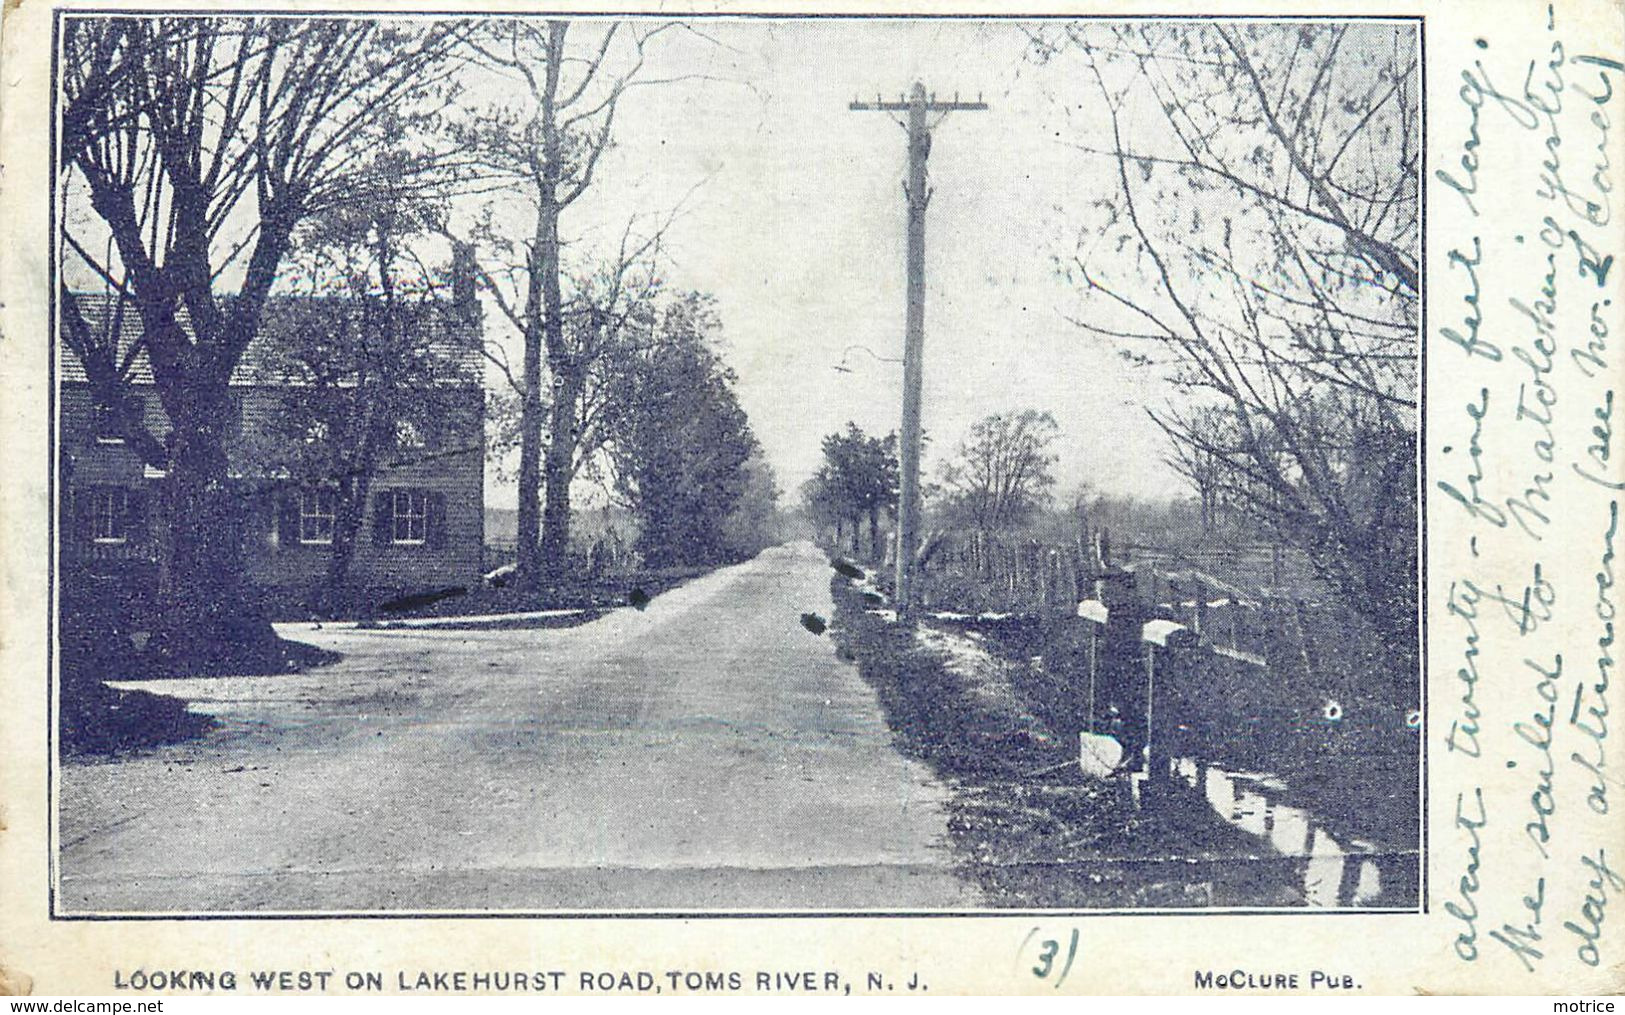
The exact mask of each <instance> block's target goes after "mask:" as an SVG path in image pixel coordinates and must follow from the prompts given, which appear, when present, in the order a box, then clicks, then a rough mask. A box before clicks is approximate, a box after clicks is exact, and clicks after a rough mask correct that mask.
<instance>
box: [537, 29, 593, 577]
mask: <svg viewBox="0 0 1625 1015" xmlns="http://www.w3.org/2000/svg"><path fill="white" fill-rule="evenodd" d="M568 27H569V26H568V25H567V24H566V23H565V22H563V21H550V22H548V26H547V29H548V36H547V68H546V73H547V84H546V90H545V91H544V92H543V93H542V159H543V163H542V179H541V182H540V185H539V187H538V194H537V215H536V228H537V232H536V250H535V262H534V264H533V265H532V267H533V270H532V272H531V295H532V299H533V300H534V297H535V295H536V292H537V288H538V283H540V291H541V297H542V319H541V325H542V327H541V335H540V336H539V337H540V338H541V340H542V344H543V346H544V348H545V349H546V350H547V359H548V368H549V370H551V371H552V373H553V407H552V413H551V421H550V422H551V426H550V427H549V429H548V440H547V453H546V458H545V459H544V461H543V464H542V472H543V477H542V478H543V482H544V483H545V485H546V498H545V500H544V501H543V508H542V511H543V514H542V537H541V547H540V560H539V564H540V569H539V571H537V572H533V573H539V574H541V575H543V576H545V577H547V578H549V579H556V578H558V577H559V576H561V575H562V574H563V573H564V567H565V560H566V555H567V554H568V552H569V548H570V480H571V479H572V478H573V477H572V471H573V470H572V466H573V465H574V458H575V411H576V403H577V402H578V401H579V400H580V379H579V378H575V377H573V376H571V375H572V374H573V373H574V369H573V367H574V364H573V363H572V362H571V357H570V356H569V352H568V350H567V349H565V347H564V316H563V315H564V298H563V295H562V293H561V291H560V283H559V213H560V212H561V211H562V210H563V209H562V206H561V205H560V203H559V182H560V179H561V178H562V173H563V167H562V166H561V165H560V161H561V159H562V158H563V156H564V145H563V138H562V137H561V136H560V132H559V125H558V106H557V100H558V93H559V70H560V66H559V65H560V62H561V61H562V60H563V59H564V36H565V32H566V31H567V30H568ZM538 276H540V278H538ZM532 305H533V306H534V303H533V304H532ZM533 344H534V343H533V342H532V341H531V339H530V337H529V336H527V339H526V347H525V354H526V356H527V357H528V356H529V355H530V353H531V346H532V345H533ZM537 351H538V354H539V353H540V350H537ZM567 389H569V390H567ZM537 409H538V413H539V411H540V404H539V403H538V405H537ZM536 422H538V423H540V422H541V420H540V418H538V419H537V420H536ZM561 424H562V425H561Z"/></svg>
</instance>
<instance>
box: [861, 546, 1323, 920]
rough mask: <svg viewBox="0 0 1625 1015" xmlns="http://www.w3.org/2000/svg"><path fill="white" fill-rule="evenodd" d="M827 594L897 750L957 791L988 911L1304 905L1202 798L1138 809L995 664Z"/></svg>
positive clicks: (1289, 871) (1283, 866)
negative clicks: (1093, 775) (1097, 775)
mask: <svg viewBox="0 0 1625 1015" xmlns="http://www.w3.org/2000/svg"><path fill="white" fill-rule="evenodd" d="M830 591H831V595H832V596H833V598H834V600H835V603H836V611H835V618H834V623H833V624H832V625H831V627H830V633H831V636H832V637H833V638H834V639H835V641H836V643H837V645H838V646H839V650H840V652H841V654H842V655H843V657H845V658H848V659H851V660H852V661H854V662H855V663H856V664H857V666H858V669H859V672H860V673H861V674H862V675H863V677H864V679H865V680H866V681H868V682H869V684H870V685H871V686H873V687H874V689H875V691H876V693H877V694H878V696H879V698H880V701H881V704H882V707H883V708H884V710H885V715H886V721H887V723H888V724H889V725H890V727H891V729H892V731H893V734H894V737H895V740H896V743H897V746H898V748H899V749H900V750H901V751H902V752H903V753H904V754H906V755H909V756H910V757H914V758H918V759H920V760H921V761H924V762H925V763H926V764H928V765H930V766H931V768H932V769H933V770H934V772H935V773H936V774H937V776H938V777H939V778H940V779H942V780H943V781H944V782H945V783H947V784H948V785H949V786H950V787H951V788H952V791H953V797H952V801H951V803H950V805H949V807H950V815H949V832H950V836H951V839H952V845H953V848H954V850H955V852H956V854H957V855H958V856H959V858H960V861H961V863H962V865H963V868H964V871H963V876H966V877H968V878H970V879H972V880H973V881H974V882H975V883H977V884H978V885H979V886H980V887H981V889H982V891H983V892H984V894H985V897H986V903H987V904H988V905H991V906H996V907H1012V908H1039V909H1105V908H1136V909H1141V908H1164V907H1168V908H1184V907H1210V906H1216V907H1254V906H1294V905H1302V904H1303V896H1302V894H1301V891H1300V890H1299V889H1298V888H1297V887H1296V880H1297V873H1296V871H1295V870H1294V868H1293V865H1292V863H1291V862H1290V861H1288V860H1286V859H1284V858H1282V857H1279V856H1275V855H1273V854H1271V853H1269V852H1266V851H1262V850H1260V849H1259V848H1258V847H1257V845H1256V844H1255V843H1254V842H1253V841H1251V840H1250V838H1249V837H1248V836H1246V835H1245V834H1244V833H1242V832H1240V831H1237V830H1236V829H1233V828H1230V827H1228V826H1226V825H1224V824H1223V823H1222V822H1220V821H1218V820H1217V819H1216V817H1214V816H1213V815H1212V814H1211V812H1210V811H1208V809H1207V807H1206V805H1205V803H1202V802H1201V801H1200V800H1198V799H1194V798H1193V799H1190V800H1171V801H1167V802H1165V804H1164V805H1162V806H1157V807H1145V808H1143V809H1137V808H1136V807H1135V805H1134V803H1133V800H1132V798H1131V795H1130V789H1129V785H1128V783H1127V781H1126V780H1124V779H1113V780H1106V781H1100V780H1092V779H1088V778H1086V777H1085V776H1084V775H1083V774H1082V772H1081V771H1080V770H1079V769H1078V767H1077V764H1076V758H1077V741H1076V736H1077V731H1076V730H1070V729H1064V728H1061V727H1060V726H1059V725H1058V724H1054V723H1052V721H1051V719H1050V717H1047V716H1046V715H1044V714H1043V711H1042V710H1041V709H1040V708H1039V707H1037V706H1036V705H1035V704H1034V703H1033V702H1031V701H1029V700H1028V699H1026V698H1025V697H1024V696H1023V695H1022V694H1021V693H1020V692H1019V690H1018V689H1017V688H1016V687H1015V686H1014V684H1013V683H1012V682H1010V681H1009V680H1007V679H1004V678H1003V677H1002V675H1001V671H1000V668H999V667H998V666H997V665H978V664H977V663H976V661H975V660H974V659H968V658H965V657H966V656H967V655H969V654H970V653H969V652H967V650H966V647H965V644H964V643H963V642H962V641H953V640H949V639H948V638H946V637H944V636H943V634H942V633H941V632H938V631H935V630H933V629H932V628H930V627H923V628H922V629H921V634H920V635H918V636H917V635H916V634H915V633H913V632H910V631H909V630H907V629H906V628H905V627H903V626H902V625H899V624H896V623H894V622H892V621H891V619H890V614H889V613H885V612H883V611H878V610H874V607H873V604H872V603H869V602H866V601H865V597H864V594H863V592H862V591H861V590H860V589H859V588H857V587H855V585H854V584H853V582H852V581H851V580H850V579H849V578H847V577H843V576H842V575H840V574H836V575H835V576H834V577H833V578H832V579H831V584H830ZM871 611H873V612H871ZM956 655H958V656H959V658H955V656H956ZM989 661H990V662H991V660H989Z"/></svg>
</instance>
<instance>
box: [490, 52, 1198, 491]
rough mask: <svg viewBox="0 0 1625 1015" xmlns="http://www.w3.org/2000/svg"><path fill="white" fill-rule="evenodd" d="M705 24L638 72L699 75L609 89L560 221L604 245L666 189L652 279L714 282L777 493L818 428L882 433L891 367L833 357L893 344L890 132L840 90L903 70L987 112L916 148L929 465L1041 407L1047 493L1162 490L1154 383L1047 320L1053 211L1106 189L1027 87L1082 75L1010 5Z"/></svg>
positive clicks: (897, 165)
mask: <svg viewBox="0 0 1625 1015" xmlns="http://www.w3.org/2000/svg"><path fill="white" fill-rule="evenodd" d="M703 27H704V30H705V32H706V33H707V34H708V35H709V36H710V37H711V39H713V40H715V41H714V44H713V43H711V42H706V41H703V40H700V39H698V38H694V37H686V38H682V39H679V40H676V41H674V42H673V43H672V44H671V45H669V46H668V47H667V48H666V49H665V51H664V53H663V54H662V55H661V56H660V57H657V58H656V60H655V63H654V64H652V65H651V66H650V68H649V69H648V72H649V73H650V74H652V75H655V76H666V75H670V74H674V73H682V74H704V75H706V76H707V77H709V78H712V79H715V80H705V81H698V80H696V81H685V82H682V83H679V84H675V85H664V86H660V87H658V88H648V89H642V90H634V91H633V92H631V93H629V95H628V97H627V98H626V99H625V100H624V101H623V105H622V108H621V110H620V113H619V114H618V119H617V122H616V131H615V133H616V138H617V142H616V144H617V147H616V149H615V151H614V152H613V153H611V155H609V156H606V159H605V163H604V166H603V171H602V172H601V175H600V177H599V181H600V182H599V183H598V184H596V185H595V188H594V190H593V192H592V193H591V196H590V199H587V198H584V199H583V201H582V202H581V203H580V204H578V205H577V206H576V207H574V208H572V209H571V210H570V211H569V212H567V213H566V219H565V222H564V231H565V233H566V235H567V236H575V237H579V238H582V239H581V240H580V241H578V243H577V244H576V246H577V247H578V248H579V247H582V246H584V245H585V244H586V243H590V242H592V240H593V239H594V238H597V239H599V240H600V241H610V240H613V239H615V238H616V237H618V234H619V228H620V224H621V223H624V221H625V219H626V218H627V216H628V215H630V214H633V213H644V214H651V213H659V212H662V211H666V210H669V209H671V208H673V207H676V206H678V205H679V204H680V203H681V204H682V206H683V208H684V209H685V212H684V214H683V215H682V216H681V218H680V219H679V221H678V222H677V223H676V225H675V226H674V227H673V228H672V229H671V231H670V232H669V233H668V234H667V237H666V244H667V247H668V251H669V254H670V258H671V272H670V282H671V284H672V285H673V286H674V287H677V288H692V289H699V290H703V291H707V292H711V293H713V294H714V295H715V296H716V297H717V299H718V301H719V310H720V313H721V316H722V321H723V326H724V332H725V338H726V343H727V346H726V355H727V358H728V361H729V362H730V363H731V365H732V366H733V367H734V369H735V370H736V371H737V372H738V375H739V386H738V392H739V397H740V400H741V402H742V403H743V405H744V407H745V409H746V411H747V412H748V413H749V415H750V419H751V422H752V425H753V427H754V429H755V431H756V434H757V436H758V438H759V439H760V440H761V442H762V444H763V445H764V447H765V448H766V452H767V455H768V458H769V460H770V461H771V463H772V465H773V468H774V470H775V472H776V474H777V478H778V482H779V485H780V486H781V487H782V488H783V489H784V490H786V491H787V492H788V493H790V494H791V495H792V497H793V494H794V492H795V491H796V490H797V489H798V487H799V486H800V484H801V482H802V481H803V480H805V479H806V478H807V477H808V476H810V475H811V474H812V473H813V472H814V471H815V470H816V469H817V467H818V464H819V461H820V450H819V440H820V438H821V437H822V435H824V434H826V433H829V432H831V431H834V430H837V429H840V428H842V427H844V425H845V424H846V422H847V421H848V420H852V421H855V422H857V423H858V424H859V425H860V426H862V427H863V428H864V429H866V430H868V431H870V432H873V433H884V432H887V431H889V430H892V429H895V428H896V427H897V426H898V421H899V414H900V399H901V368H900V367H899V366H897V365H895V364H890V363H882V362H879V361H877V360H876V359H875V358H873V357H871V356H869V355H867V354H865V353H863V352H861V351H854V352H852V353H851V354H850V355H847V356H846V359H845V362H846V365H847V366H848V367H850V369H851V372H849V373H842V372H839V371H837V370H836V369H835V367H836V365H837V364H840V363H841V362H842V360H843V352H844V350H846V349H847V348H848V347H849V346H851V345H853V344H859V345H865V346H867V347H868V348H870V349H872V350H873V351H874V352H875V353H876V354H878V355H879V356H885V357H900V356H901V349H902V336H903V308H904V288H903V283H904V275H903V260H904V259H903V229H904V217H905V216H904V205H903V194H902V187H901V180H902V178H903V176H904V174H905V168H906V161H907V154H906V151H905V146H904V133H903V131H902V130H901V129H900V128H899V127H898V126H897V125H896V124H895V123H894V122H893V121H892V120H891V119H890V118H889V117H888V115H886V114H883V113H858V112H852V111H850V110H848V108H847V104H848V102H850V101H851V100H852V99H853V98H854V97H861V98H869V99H872V98H873V97H874V95H875V94H876V92H877V91H879V92H882V93H883V94H884V95H885V96H886V97H887V98H895V97H896V96H897V94H898V93H899V92H902V91H905V90H906V89H907V88H908V87H909V86H910V85H911V84H912V83H913V81H915V80H916V79H920V80H923V81H924V82H925V84H926V86H927V88H929V89H931V90H933V91H936V92H937V93H938V94H939V96H941V97H946V96H947V95H948V94H950V93H952V92H954V91H955V90H957V91H958V92H959V93H960V94H961V96H962V97H965V98H970V97H974V96H975V95H976V94H977V93H978V92H980V93H981V94H982V96H983V98H984V99H985V100H986V101H987V102H988V103H989V104H990V105H991V106H992V110H991V111H990V112H985V113H984V112H975V113H957V114H954V115H953V116H951V117H949V119H948V120H947V122H946V123H945V124H943V125H942V127H941V128H939V129H938V131H937V132H936V134H935V137H934V144H933V147H932V151H931V161H930V167H931V175H932V183H933V186H934V188H935V196H934V198H933V200H932V203H931V207H930V211H929V215H928V219H927V303H926V361H925V402H924V406H925V408H924V422H925V427H926V429H927V431H928V433H930V434H931V435H932V437H933V448H932V449H931V451H929V452H928V456H927V463H926V464H927V468H928V470H929V471H930V472H931V473H933V474H934V473H935V469H936V462H937V461H938V460H940V458H941V457H942V456H943V455H944V454H946V453H947V452H948V451H949V450H951V448H952V447H953V446H954V445H955V444H957V442H958V440H959V439H960V437H961V436H962V435H963V434H964V432H965V431H966V430H967V429H968V428H969V426H970V425H971V424H972V423H973V422H975V421H976V420H977V419H980V418H981V417H983V416H985V415H987V414H989V413H993V412H999V411H1005V410H1013V409H1023V408H1034V409H1046V410H1049V411H1051V412H1053V413H1054V414H1055V416H1056V418H1057V419H1058V420H1059V422H1060V424H1061V431H1062V441H1061V443H1060V444H1059V445H1058V447H1057V451H1058V452H1059V454H1060V463H1059V467H1058V478H1059V479H1060V485H1059V490H1060V491H1066V490H1068V489H1070V488H1071V487H1072V486H1073V485H1074V484H1076V483H1077V482H1079V481H1081V480H1087V481H1088V482H1090V483H1091V484H1093V485H1094V486H1096V487H1097V488H1099V489H1102V490H1104V491H1106V492H1111V493H1118V494H1135V495H1139V496H1147V497H1166V496H1169V495H1175V494H1182V493H1183V489H1182V488H1181V486H1180V485H1179V481H1178V479H1177V477H1175V476H1174V475H1173V473H1172V471H1171V470H1169V469H1168V468H1167V467H1166V466H1165V465H1163V463H1162V461H1161V458H1162V453H1163V452H1162V444H1161V435H1160V432H1159V431H1158V430H1157V429H1156V428H1155V426H1154V424H1152V423H1151V421H1150V420H1149V419H1147V418H1146V416H1145V413H1144V409H1143V406H1144V405H1145V404H1147V400H1148V399H1149V400H1153V401H1154V400H1155V399H1157V398H1159V397H1160V394H1159V389H1158V387H1157V386H1156V383H1155V381H1154V380H1153V378H1151V377H1150V376H1148V375H1142V374H1140V373H1137V372H1134V371H1131V370H1129V369H1128V368H1127V367H1126V366H1125V365H1124V364H1123V363H1122V361H1121V360H1120V359H1119V358H1118V357H1117V356H1116V354H1115V351H1114V350H1112V349H1111V348H1109V347H1107V345H1106V344H1105V343H1104V342H1103V340H1101V339H1098V338H1093V337H1090V336H1087V335H1084V334H1083V333H1081V332H1080V331H1079V330H1078V329H1076V328H1075V327H1074V326H1072V325H1071V324H1069V323H1068V322H1067V321H1066V320H1064V319H1063V317H1062V311H1063V309H1064V308H1066V306H1067V305H1068V303H1069V301H1070V300H1071V298H1072V294H1071V290H1070V288H1069V287H1068V286H1067V284H1066V283H1065V282H1064V281H1062V280H1060V279H1059V278H1057V276H1056V274H1055V270H1054V267H1053V257H1054V256H1055V255H1056V254H1064V253H1066V252H1067V251H1069V250H1071V249H1072V246H1073V237H1072V235H1071V233H1070V231H1069V230H1071V229H1075V228H1076V219H1075V218H1073V219H1071V220H1069V219H1068V217H1067V216H1066V215H1064V214H1059V213H1058V212H1057V208H1067V207H1071V208H1081V207H1082V206H1083V205H1085V204H1086V203H1087V202H1088V201H1090V200H1092V199H1093V198H1095V197H1098V196H1102V194H1103V193H1104V192H1105V189H1106V187H1107V184H1106V183H1105V182H1104V181H1102V184H1101V186H1100V187H1099V188H1098V189H1097V188H1096V187H1094V186H1092V185H1091V179H1090V177H1091V172H1090V169H1091V167H1090V166H1088V165H1086V163H1085V161H1084V160H1083V158H1082V157H1081V156H1078V155H1077V154H1076V153H1075V152H1073V150H1072V149H1070V148H1068V147H1065V146H1064V145H1062V144H1060V143H1059V141H1058V138H1059V137H1060V136H1061V135H1063V134H1067V132H1069V131H1075V130H1076V129H1077V126H1076V124H1073V125H1072V126H1065V125H1063V123H1062V122H1061V118H1062V117H1063V115H1064V114H1063V112H1062V111H1061V110H1060V108H1059V107H1058V106H1057V104H1056V102H1055V101H1054V100H1052V99H1051V98H1050V97H1049V95H1048V94H1047V92H1048V91H1049V90H1052V89H1054V90H1056V91H1057V92H1058V94H1060V95H1062V96H1065V95H1066V94H1067V90H1068V88H1069V87H1070V88H1071V90H1073V91H1075V92H1076V94H1077V98H1076V99H1074V100H1073V102H1074V104H1076V103H1077V102H1079V101H1087V95H1088V93H1087V92H1086V91H1085V90H1084V89H1083V87H1082V82H1081V80H1079V81H1078V82H1077V83H1076V84H1075V85H1072V86H1068V85H1067V84H1066V81H1065V78H1064V77H1063V76H1062V75H1061V74H1060V73H1058V70H1059V68H1047V67H1043V68H1041V67H1036V66H1033V65H1032V64H1030V63H1029V62H1028V61H1026V60H1025V58H1024V54H1025V49H1026V39H1025V37H1024V36H1023V34H1022V33H1021V30H1020V28H1019V26H1017V25H1015V24H1012V23H1009V22H1003V23H986V22H965V21H829V20H821V21H808V20H801V21H721V22H707V23H705V24H704V26H703ZM1073 69H1074V72H1075V71H1076V68H1075V67H1074V68H1073ZM1092 168H1093V169H1094V172H1099V165H1098V163H1097V164H1096V165H1095V166H1094V167H1092ZM696 185H698V189H697V190H695V188H696ZM691 191H692V193H690V192H691ZM685 195H687V198H686V200H685ZM487 320H488V321H489V322H491V323H493V324H495V323H497V322H496V321H495V320H494V319H493V317H492V315H488V317H487ZM488 492H489V498H490V501H491V503H492V504H493V505H503V506H506V505H511V504H512V503H513V497H514V494H513V491H512V490H511V489H509V488H503V487H501V486H498V485H495V484H493V485H492V486H491V489H490V490H489V491H488Z"/></svg>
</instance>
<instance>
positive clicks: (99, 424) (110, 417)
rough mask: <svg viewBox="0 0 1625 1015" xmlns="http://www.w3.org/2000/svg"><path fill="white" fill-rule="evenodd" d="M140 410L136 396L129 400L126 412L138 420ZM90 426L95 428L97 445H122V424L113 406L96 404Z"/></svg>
mask: <svg viewBox="0 0 1625 1015" xmlns="http://www.w3.org/2000/svg"><path fill="white" fill-rule="evenodd" d="M142 408H143V406H142V400H141V397H140V396H139V395H136V396H132V397H131V398H130V399H129V404H128V405H127V406H126V411H127V412H129V413H130V414H131V415H133V416H135V417H136V418H137V419H139V418H140V417H141V411H142ZM92 425H93V426H94V427H95V433H96V443H97V444H123V443H124V424H123V422H122V421H121V420H120V419H119V414H118V413H117V412H116V411H115V410H114V407H113V406H111V405H105V404H98V405H97V406H96V408H95V410H94V418H93V420H92Z"/></svg>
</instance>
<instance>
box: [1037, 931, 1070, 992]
mask: <svg viewBox="0 0 1625 1015" xmlns="http://www.w3.org/2000/svg"><path fill="white" fill-rule="evenodd" d="M1037 932H1038V928H1037V927H1034V928H1033V932H1032V934H1028V935H1027V938H1028V940H1031V939H1032V936H1033V934H1036V933H1037ZM1060 954H1061V942H1059V941H1057V940H1056V939H1054V938H1045V939H1043V940H1042V941H1040V942H1039V943H1038V964H1037V965H1035V966H1033V967H1032V972H1033V976H1034V977H1036V978H1038V979H1040V980H1048V979H1049V978H1050V974H1051V973H1054V972H1055V959H1056V957H1057V956H1059V955H1060ZM1077 956H1078V929H1077V928H1076V927H1074V928H1072V934H1071V936H1070V937H1069V938H1068V939H1067V947H1066V961H1065V962H1064V963H1062V965H1061V970H1060V972H1059V973H1058V974H1057V975H1056V976H1055V980H1054V982H1053V983H1051V984H1050V986H1051V987H1055V988H1059V987H1060V986H1061V984H1063V983H1065V982H1066V977H1067V974H1068V973H1070V972H1072V962H1073V960H1074V959H1076V958H1077Z"/></svg>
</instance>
